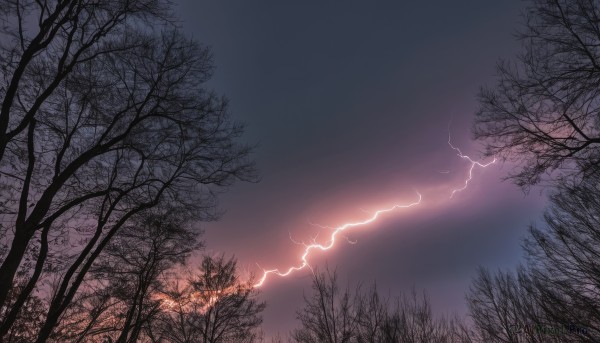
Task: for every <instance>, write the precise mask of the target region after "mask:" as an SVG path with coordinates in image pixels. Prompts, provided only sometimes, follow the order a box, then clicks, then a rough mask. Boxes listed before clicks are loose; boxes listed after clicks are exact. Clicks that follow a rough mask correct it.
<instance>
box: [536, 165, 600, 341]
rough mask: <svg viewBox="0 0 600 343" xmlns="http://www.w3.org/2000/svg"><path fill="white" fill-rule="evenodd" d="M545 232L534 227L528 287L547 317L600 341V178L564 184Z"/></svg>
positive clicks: (556, 195) (553, 199) (547, 218)
mask: <svg viewBox="0 0 600 343" xmlns="http://www.w3.org/2000/svg"><path fill="white" fill-rule="evenodd" d="M550 203H551V205H550V208H549V209H548V210H547V211H546V213H545V215H544V221H545V226H544V227H540V228H538V227H536V226H532V227H531V229H530V232H531V234H530V236H529V238H528V239H527V240H526V242H525V248H526V251H527V254H528V256H529V260H530V265H531V267H530V268H531V277H530V284H528V287H529V288H530V289H531V291H532V292H533V293H534V294H535V295H536V297H537V298H538V299H539V305H540V307H541V308H542V309H543V310H544V312H545V314H546V316H547V317H548V318H549V319H550V320H552V321H554V322H557V323H563V324H565V325H569V324H574V325H576V326H577V327H579V328H586V331H587V334H586V335H580V336H582V337H583V338H585V339H586V340H589V341H598V340H600V175H597V174H594V175H593V176H590V177H588V178H586V179H584V180H583V181H582V182H581V183H579V184H572V183H568V184H562V185H560V186H559V187H558V190H557V191H556V192H555V193H554V194H553V195H552V196H551V197H550Z"/></svg>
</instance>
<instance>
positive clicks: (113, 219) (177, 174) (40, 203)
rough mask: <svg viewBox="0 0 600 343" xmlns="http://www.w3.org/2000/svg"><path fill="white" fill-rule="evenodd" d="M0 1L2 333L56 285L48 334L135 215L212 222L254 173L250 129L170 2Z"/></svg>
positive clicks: (45, 324) (41, 333) (42, 334)
mask: <svg viewBox="0 0 600 343" xmlns="http://www.w3.org/2000/svg"><path fill="white" fill-rule="evenodd" d="M0 8H1V9H2V10H1V11H0V17H1V18H0V21H1V22H2V23H3V25H2V27H1V28H0V41H1V43H0V44H1V45H0V66H1V67H2V70H3V72H2V84H1V85H0V102H1V107H0V191H1V192H2V199H1V201H0V222H2V226H0V315H2V317H0V337H5V336H6V335H7V334H8V333H9V332H11V330H12V328H13V325H15V323H16V321H17V319H18V318H19V316H20V314H19V313H20V311H21V310H22V309H23V308H24V307H23V306H24V304H26V303H27V302H28V301H30V298H31V296H32V295H33V294H35V292H36V291H39V290H41V289H42V288H43V289H44V291H47V290H48V289H52V292H51V293H49V292H46V295H47V297H46V298H48V299H45V297H42V298H41V299H42V300H43V301H45V302H46V303H45V304H44V306H43V307H44V308H45V310H46V311H45V312H46V314H45V316H44V319H43V321H42V323H41V325H39V326H38V329H39V330H38V334H37V338H36V339H35V340H33V341H38V342H43V341H45V340H47V339H48V338H49V337H51V336H52V333H53V331H54V330H55V328H56V327H57V325H59V324H60V323H59V322H60V321H61V320H62V319H63V318H64V315H65V314H66V312H67V311H71V310H72V309H73V308H72V307H71V303H72V302H73V301H74V300H75V299H78V298H85V295H83V294H79V291H80V288H81V287H82V286H84V285H85V286H87V285H86V283H87V282H88V281H87V280H86V275H87V274H88V272H89V271H90V270H91V269H92V268H93V266H94V264H95V263H96V261H97V260H98V258H99V256H101V254H102V253H103V252H104V250H105V249H106V248H107V247H108V246H110V244H111V242H113V238H115V237H116V236H118V233H119V231H120V230H121V229H123V228H124V227H125V226H126V225H127V224H128V223H129V222H130V220H131V219H132V218H134V217H136V216H138V215H143V214H144V213H145V212H146V211H148V210H149V209H152V208H159V209H160V211H162V212H163V213H177V215H178V216H179V217H180V218H181V219H182V220H183V221H188V220H208V219H213V218H215V213H214V195H215V190H216V187H219V186H224V185H229V184H230V183H231V182H233V181H234V180H235V179H242V180H253V179H254V175H253V169H252V166H251V164H250V163H249V162H248V161H247V154H248V148H246V147H243V146H240V145H238V144H237V143H236V137H238V136H239V135H240V134H241V132H242V128H241V127H240V126H239V125H237V124H235V123H232V122H230V121H229V119H228V116H227V113H226V101H225V100H224V99H222V98H219V97H218V96H216V95H215V94H213V93H211V92H209V91H207V90H206V89H204V86H203V84H204V83H205V82H206V81H207V80H208V79H209V78H210V76H211V72H212V69H213V66H212V60H211V55H210V52H209V51H208V50H207V49H205V48H202V47H201V46H199V45H198V44H197V43H195V42H194V41H192V40H189V39H187V38H185V37H184V36H182V34H181V33H179V32H178V30H177V28H176V27H175V25H174V24H173V18H172V14H171V9H170V2H169V1H166V0H127V1H125V0H123V1H120V0H116V1H77V0H67V1H52V0H50V1H6V0H4V1H1V2H0ZM9 299H10V300H9Z"/></svg>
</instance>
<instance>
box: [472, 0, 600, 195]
mask: <svg viewBox="0 0 600 343" xmlns="http://www.w3.org/2000/svg"><path fill="white" fill-rule="evenodd" d="M599 18H600V8H599V6H598V3H597V2H595V1H583V0H581V1H580V0H577V1H569V0H534V1H531V2H530V7H529V9H528V12H527V15H526V25H525V29H524V30H523V31H522V32H521V33H520V34H519V38H520V40H521V41H522V42H523V53H521V54H520V55H519V57H518V60H517V61H516V62H515V63H510V62H501V63H500V64H499V65H498V74H499V81H498V84H497V85H496V86H495V87H494V88H491V89H489V88H484V89H482V91H481V93H480V103H481V108H480V110H479V111H478V113H477V115H476V119H475V125H474V133H475V137H476V138H478V139H480V140H482V141H483V142H484V143H485V146H486V154H487V155H488V156H491V155H494V156H497V157H501V158H504V159H506V160H510V161H512V162H515V163H518V164H519V168H517V170H516V171H515V172H514V173H512V174H511V175H510V177H511V178H512V179H513V180H514V181H515V182H516V183H517V184H518V185H519V186H521V187H522V188H523V189H524V190H528V189H529V187H530V186H532V185H534V184H537V183H539V182H542V181H550V182H551V181H553V180H557V179H560V178H567V179H569V178H574V177H575V178H577V177H581V176H583V175H586V174H590V173H594V172H596V171H597V169H598V168H597V165H598V162H599V161H600V153H599V152H598V151H599V150H598V144H599V143H600V127H599V124H600V123H599V122H598V116H597V113H598V110H599V107H598V106H599V105H598V104H599V100H600V98H599V93H598V84H599V83H600V50H599V46H600V30H598V20H599Z"/></svg>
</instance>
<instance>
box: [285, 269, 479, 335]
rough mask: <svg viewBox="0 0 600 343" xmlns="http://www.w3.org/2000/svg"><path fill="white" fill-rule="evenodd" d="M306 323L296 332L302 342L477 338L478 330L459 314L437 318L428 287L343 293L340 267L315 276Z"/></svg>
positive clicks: (302, 312)
mask: <svg viewBox="0 0 600 343" xmlns="http://www.w3.org/2000/svg"><path fill="white" fill-rule="evenodd" d="M298 319H299V320H300V323H301V327H300V328H298V329H296V330H294V331H293V332H292V339H293V340H294V341H295V342H300V343H313V342H319V343H320V342H329V343H341V342H352V343H355V342H356V343H366V342H369V343H381V342H386V343H396V342H403V343H404V342H406V343H421V342H422V343H424V342H465V343H467V342H472V341H473V333H472V332H471V330H470V329H469V328H468V327H467V326H466V325H465V324H464V322H463V321H462V320H461V319H460V318H458V316H454V317H453V318H452V319H448V318H446V317H438V318H435V317H434V316H433V314H432V311H431V306H430V304H429V300H428V298H427V296H426V294H425V293H423V294H422V296H419V295H418V294H417V292H416V291H415V290H414V289H413V290H412V292H411V294H410V295H406V294H404V295H402V296H400V297H397V298H395V299H393V300H391V299H390V298H387V297H382V296H381V295H380V294H379V292H378V291H377V287H376V286H375V285H373V286H372V287H371V288H370V289H369V290H368V291H366V292H363V291H362V290H361V287H360V286H358V287H357V288H356V290H355V291H354V293H353V294H351V292H350V291H349V289H348V288H346V290H345V291H344V292H343V293H341V292H340V291H339V288H338V285H337V276H336V273H335V272H333V273H332V272H330V271H329V270H327V271H326V272H325V273H320V274H316V275H315V277H314V279H313V294H312V296H311V297H305V306H304V308H302V309H301V310H299V311H298Z"/></svg>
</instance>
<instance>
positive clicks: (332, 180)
mask: <svg viewBox="0 0 600 343" xmlns="http://www.w3.org/2000/svg"><path fill="white" fill-rule="evenodd" d="M523 6H524V4H523V3H522V2H521V1H520V0H511V1H491V0H489V1H475V0H473V1H464V0H457V1H428V2H420V3H419V2H416V1H411V2H409V1H393V2H392V1H388V2H377V3H375V2H367V1H344V2H343V5H342V2H335V3H334V2H333V1H330V2H323V1H311V2H308V1H295V2H292V1H285V2H284V1H269V2H267V1H242V0H240V1H196V0H194V1H192V0H185V1H184V0H180V1H178V12H179V15H180V18H181V20H182V26H183V28H184V29H185V30H186V31H187V32H188V33H189V34H191V35H192V36H193V37H194V38H195V39H197V40H198V41H200V42H202V43H203V44H205V45H208V46H210V47H212V51H213V53H214V58H215V64H216V66H217V69H216V71H215V74H214V77H213V80H212V81H211V82H210V87H212V88H213V89H215V90H216V91H217V92H219V93H221V94H224V95H226V96H227V97H228V98H229V99H230V105H231V107H230V109H231V114H232V116H233V117H234V118H235V119H237V120H240V121H243V122H244V123H246V125H247V132H246V135H245V137H244V140H245V141H246V142H248V143H249V144H257V145H258V146H257V148H256V151H255V154H254V156H255V159H256V162H257V165H258V168H259V171H260V175H261V182H259V183H257V184H236V185H234V186H233V187H232V188H231V189H230V190H229V192H228V193H227V194H225V195H224V196H222V197H221V207H222V208H223V209H224V210H225V214H224V216H223V218H222V219H221V220H220V221H219V222H216V223H209V224H206V225H204V228H205V229H206V234H205V240H206V244H207V250H206V251H207V252H208V253H225V254H228V255H231V254H235V256H236V257H237V258H238V260H239V263H240V266H241V267H242V269H244V270H246V271H248V272H252V273H255V274H257V275H260V271H261V270H260V269H259V268H258V267H257V264H258V265H260V266H261V267H263V268H281V269H284V268H287V267H289V266H292V265H298V264H299V263H300V261H299V257H300V255H301V254H302V250H303V247H302V246H300V245H296V244H294V243H293V242H292V241H291V240H290V235H291V236H292V237H293V238H294V239H295V240H296V241H305V242H309V241H310V240H311V239H312V238H314V237H315V236H316V235H317V234H318V236H317V241H319V242H321V243H325V242H326V241H327V240H326V238H327V236H328V234H330V231H329V230H327V229H320V228H317V227H314V226H311V225H309V222H314V223H319V224H322V225H329V226H336V225H340V224H343V223H346V222H348V221H353V220H361V219H364V218H366V217H368V216H370V215H371V213H373V211H376V210H378V209H380V208H385V207H389V206H391V205H394V204H406V203H410V202H413V201H415V200H416V199H417V197H418V196H417V192H419V193H421V194H422V195H423V201H422V203H421V204H420V205H419V206H416V207H413V208H410V209H405V210H398V211H396V212H393V213H389V214H386V215H385V216H383V217H381V219H380V220H378V221H377V222H375V223H373V224H371V225H368V226H364V227H360V228H355V229H351V230H347V231H346V232H345V236H347V237H348V239H349V240H351V241H353V242H356V244H349V243H348V241H347V240H346V239H341V240H340V241H338V243H337V244H336V245H335V247H334V248H333V249H331V250H329V251H327V252H323V253H314V254H312V255H311V256H310V263H311V265H312V266H313V267H318V268H323V267H324V266H325V265H326V264H327V265H329V266H330V268H337V271H338V273H339V275H340V277H341V280H342V282H344V283H346V282H350V284H351V285H354V284H356V283H358V282H363V283H371V282H372V281H374V280H376V281H377V284H378V287H379V289H380V290H382V291H384V292H385V293H388V292H389V293H390V294H392V295H393V294H399V293H400V292H401V291H403V290H407V289H409V288H410V287H411V286H415V287H416V288H417V289H425V290H427V291H428V293H429V294H430V297H431V300H432V303H433V306H434V310H436V311H438V312H445V313H448V312H453V311H456V312H458V313H465V310H466V306H465V302H464V293H465V291H466V290H467V288H468V286H469V283H470V278H471V277H472V276H473V275H474V273H475V271H476V268H477V267H478V266H479V265H483V266H487V267H489V268H492V269H496V268H511V267H514V266H515V265H516V264H517V263H518V262H519V259H520V257H521V248H520V238H521V237H522V236H523V235H524V234H525V233H526V230H527V226H528V225H529V224H530V223H532V222H535V221H537V220H539V219H540V216H541V213H542V210H543V206H544V200H543V198H542V197H541V196H540V195H539V193H537V192H532V193H531V194H529V195H525V194H523V193H522V192H521V191H520V190H519V189H517V188H516V186H514V185H512V184H510V183H509V182H502V181H501V178H502V176H504V175H506V173H507V172H508V171H509V170H510V168H511V166H509V165H499V164H495V165H492V166H490V167H489V168H486V169H481V168H476V169H474V171H473V180H472V181H471V183H470V185H469V188H468V189H467V190H465V191H463V192H460V193H457V194H456V195H455V196H454V197H453V198H452V199H450V198H449V196H450V193H451V191H452V189H455V188H460V187H461V186H462V183H463V182H464V180H465V179H466V178H467V177H468V171H469V167H470V165H469V163H468V161H465V160H464V159H461V158H459V157H458V156H457V155H456V152H455V151H453V150H452V149H451V148H450V147H449V146H448V144H447V140H448V124H449V123H451V126H450V130H451V134H452V141H453V143H454V144H455V145H456V146H458V147H460V148H461V149H462V151H463V152H464V153H465V154H468V155H470V156H473V157H477V158H478V156H479V154H478V152H479V148H480V146H479V145H478V144H477V143H476V142H473V141H472V140H471V134H470V129H471V123H472V120H473V116H474V113H475V112H476V110H477V99H476V95H477V91H478V89H479V87H481V86H483V85H486V84H487V85H492V84H493V82H494V72H495V64H496V62H497V61H498V59H501V58H513V57H514V55H515V54H516V53H518V51H519V48H520V46H519V43H518V42H517V41H516V40H515V39H514V37H513V34H514V33H515V32H516V30H517V29H518V28H519V22H520V13H521V12H522V11H523V10H524V8H523ZM443 171H449V172H448V173H445V172H443ZM340 237H341V236H340ZM310 277H311V274H310V271H308V270H304V271H300V272H297V273H295V274H293V275H291V276H290V277H287V278H278V277H269V279H267V282H266V283H265V285H264V287H262V288H261V292H262V294H261V297H262V298H263V299H265V300H266V301H267V303H268V308H267V310H266V312H265V316H264V320H265V322H264V327H265V329H266V331H267V332H269V333H274V332H278V331H280V332H282V333H287V332H288V331H289V330H290V329H292V328H293V327H295V326H297V324H298V323H297V322H296V320H295V310H296V309H297V308H298V307H299V306H301V304H302V296H303V292H309V291H310Z"/></svg>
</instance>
